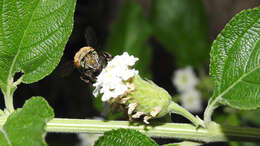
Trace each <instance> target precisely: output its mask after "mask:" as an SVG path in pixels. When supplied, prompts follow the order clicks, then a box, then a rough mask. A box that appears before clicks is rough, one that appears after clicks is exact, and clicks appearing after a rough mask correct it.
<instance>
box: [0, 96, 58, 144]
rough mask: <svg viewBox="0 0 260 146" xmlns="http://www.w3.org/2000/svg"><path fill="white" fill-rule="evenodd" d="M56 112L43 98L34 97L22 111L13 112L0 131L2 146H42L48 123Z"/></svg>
mask: <svg viewBox="0 0 260 146" xmlns="http://www.w3.org/2000/svg"><path fill="white" fill-rule="evenodd" d="M52 118H54V112H53V110H52V108H51V107H50V106H49V105H48V102H47V101H46V100H45V99H44V98H42V97H32V98H30V99H29V100H28V101H26V103H25V104H24V106H23V108H22V109H18V110H16V111H15V112H13V113H12V114H11V115H10V116H9V117H8V119H7V121H6V122H5V124H4V126H3V127H2V128H1V130H0V145H1V146H23V145H24V146H42V145H47V144H46V142H45V140H44V139H43V138H44V137H45V134H46V130H45V127H46V123H47V121H49V120H51V119H52Z"/></svg>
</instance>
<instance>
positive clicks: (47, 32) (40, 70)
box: [0, 0, 76, 94]
mask: <svg viewBox="0 0 260 146" xmlns="http://www.w3.org/2000/svg"><path fill="white" fill-rule="evenodd" d="M75 4H76V0H8V1H4V0H0V7H1V10H0V14H1V15H0V72H1V74H0V88H2V91H3V92H4V93H6V92H11V93H13V92H14V90H15V88H16V86H15V85H13V84H12V83H13V76H14V74H15V73H16V72H23V73H24V74H23V76H22V78H20V79H22V82H24V83H32V82H36V81H38V80H40V79H42V78H44V77H45V76H46V75H48V74H50V73H51V72H52V71H53V70H54V68H55V67H56V66H57V64H58V63H59V61H60V58H61V56H62V54H63V49H64V47H65V45H66V43H67V41H68V38H69V36H70V34H71V31H72V25H73V13H74V8H75ZM6 94H10V93H6Z"/></svg>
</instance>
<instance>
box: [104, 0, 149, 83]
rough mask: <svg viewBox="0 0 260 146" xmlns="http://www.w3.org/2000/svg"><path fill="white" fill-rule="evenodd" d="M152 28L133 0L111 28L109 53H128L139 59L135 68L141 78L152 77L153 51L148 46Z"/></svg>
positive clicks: (125, 6) (122, 10) (129, 1)
mask: <svg viewBox="0 0 260 146" xmlns="http://www.w3.org/2000/svg"><path fill="white" fill-rule="evenodd" d="M149 34H150V28H149V25H148V23H147V22H146V20H145V17H144V16H143V15H142V9H141V7H140V6H139V5H138V4H137V3H136V2H135V1H133V0H127V1H126V2H125V4H124V6H123V8H122V9H121V11H120V17H119V19H117V20H116V22H115V23H114V24H113V25H112V27H111V32H110V35H109V38H108V43H107V51H108V52H109V53H111V55H113V56H114V55H121V54H122V53H123V52H128V53H129V54H131V55H134V56H136V57H138V58H139V61H138V62H137V64H136V65H135V68H136V69H138V70H139V72H140V74H141V76H144V77H147V78H149V77H150V70H149V64H150V58H151V49H150V48H149V47H148V46H147V44H146V43H147V39H148V36H149Z"/></svg>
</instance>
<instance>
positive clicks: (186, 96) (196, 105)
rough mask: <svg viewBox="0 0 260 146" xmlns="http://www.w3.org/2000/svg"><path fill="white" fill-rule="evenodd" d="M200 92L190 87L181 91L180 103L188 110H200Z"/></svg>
mask: <svg viewBox="0 0 260 146" xmlns="http://www.w3.org/2000/svg"><path fill="white" fill-rule="evenodd" d="M200 96H201V95H200V92H199V91H197V90H195V89H190V90H188V91H185V92H183V93H181V95H180V100H181V104H182V105H183V107H184V108H185V109H187V110H188V111H190V112H195V113H196V112H200V111H201V110H202V104H201V98H200Z"/></svg>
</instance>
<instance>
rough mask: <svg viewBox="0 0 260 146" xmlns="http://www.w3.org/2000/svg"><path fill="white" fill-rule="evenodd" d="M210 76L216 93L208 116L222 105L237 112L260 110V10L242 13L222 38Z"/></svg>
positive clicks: (213, 55)
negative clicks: (259, 108) (240, 110)
mask: <svg viewBox="0 0 260 146" xmlns="http://www.w3.org/2000/svg"><path fill="white" fill-rule="evenodd" d="M210 75H211V76H212V77H213V79H214V83H215V84H214V85H215V91H214V94H213V96H212V97H211V99H210V101H209V105H208V107H207V109H208V111H206V113H205V114H209V113H212V111H213V110H212V109H214V108H216V107H217V104H218V103H220V104H224V105H228V106H231V107H233V108H237V109H255V108H257V107H260V9H259V8H255V9H250V10H245V11H243V12H241V13H239V14H238V15H236V16H235V17H234V18H232V20H231V21H230V22H229V23H228V24H227V25H226V27H225V28H224V29H223V30H222V32H221V33H220V34H219V35H218V37H217V39H216V40H215V42H214V43H213V46H212V49H211V52H210ZM207 112H208V113H207ZM209 115H210V114H209Z"/></svg>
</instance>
